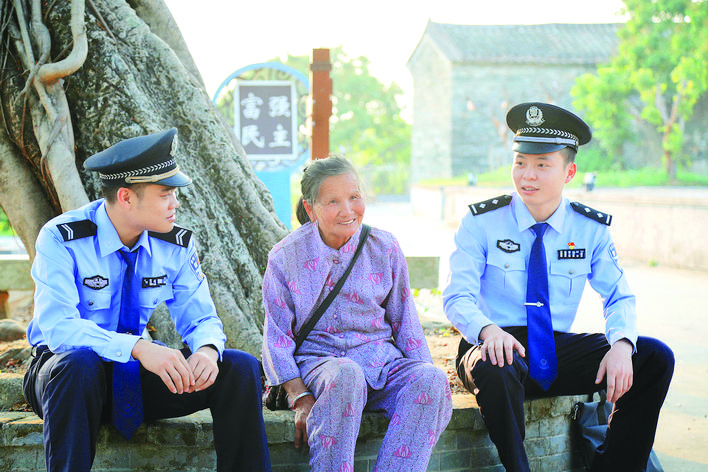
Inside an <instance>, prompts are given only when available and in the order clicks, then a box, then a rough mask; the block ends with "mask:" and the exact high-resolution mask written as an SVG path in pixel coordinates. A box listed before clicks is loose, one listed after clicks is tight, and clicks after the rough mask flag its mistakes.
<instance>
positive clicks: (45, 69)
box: [0, 0, 287, 354]
mask: <svg viewBox="0 0 708 472" xmlns="http://www.w3.org/2000/svg"><path fill="white" fill-rule="evenodd" d="M0 5H2V6H1V7H0V8H1V11H0V15H1V16H0V28H2V30H1V31H0V33H1V34H2V36H1V38H0V39H1V41H2V48H0V54H1V57H0V61H2V75H1V76H0V95H1V97H0V98H2V119H3V125H4V126H2V127H0V155H2V162H1V165H0V206H2V208H3V210H4V211H5V213H6V214H7V216H8V218H9V220H10V223H11V224H12V226H13V228H14V229H15V230H16V231H17V233H18V234H19V236H20V237H21V239H22V241H23V243H24V244H25V246H26V247H27V248H28V251H29V253H30V256H33V255H34V251H33V246H34V241H35V239H36V236H37V233H38V231H39V229H40V228H41V226H42V225H43V224H44V223H45V222H46V221H47V220H48V219H49V218H51V217H52V216H54V215H56V214H58V213H59V212H61V211H66V210H68V209H71V208H75V207H77V206H79V205H81V204H83V203H85V202H87V201H89V200H90V199H94V198H96V197H98V196H99V195H98V193H99V191H100V182H99V181H98V180H97V178H96V176H95V175H94V174H92V173H87V172H85V171H84V170H83V165H82V164H83V162H84V160H85V159H86V158H87V157H89V156H91V155H92V154H94V153H96V152H99V151H101V150H103V149H105V148H106V147H108V146H110V145H112V144H114V143H116V142H117V141H119V140H121V139H125V138H130V137H134V136H139V135H143V134H147V133H150V132H156V131H160V130H164V129H167V128H170V127H173V126H174V127H177V128H178V130H179V147H178V151H177V159H178V161H179V163H180V166H181V167H182V168H183V169H184V171H185V173H187V174H188V175H189V176H191V177H192V179H193V180H194V183H193V185H191V186H189V187H186V188H184V189H183V190H182V189H181V192H180V203H181V207H180V210H179V212H178V219H179V221H178V224H181V225H183V226H186V227H188V228H190V229H193V230H194V231H195V234H196V237H197V240H198V248H199V255H200V258H201V261H202V266H203V269H204V272H205V273H206V274H207V276H208V278H209V283H210V288H211V292H212V295H213V298H214V302H215V304H216V307H217V311H218V312H219V315H220V316H221V318H222V320H223V321H224V325H225V329H226V334H227V336H228V338H229V342H228V344H229V346H232V347H239V348H242V349H245V350H247V351H249V352H251V353H254V354H256V353H258V352H260V343H261V332H262V322H263V309H262V301H261V292H260V287H261V280H262V274H263V271H264V269H265V265H266V262H267V254H268V251H269V250H270V248H271V247H272V246H273V244H275V243H276V242H277V241H278V240H279V239H280V238H282V237H283V236H284V235H285V234H286V232H287V230H286V228H285V227H284V225H283V224H282V223H281V222H280V221H278V220H277V218H276V217H275V214H274V212H273V204H272V199H271V198H270V195H269V193H268V192H267V190H266V189H265V187H264V186H263V185H262V183H261V182H260V181H259V180H258V179H256V178H255V176H254V174H253V171H252V169H251V167H250V165H249V164H248V163H247V162H246V159H245V157H244V152H243V148H242V147H241V146H240V144H238V143H237V142H236V140H235V139H234V137H233V135H232V133H231V132H230V131H228V130H227V129H226V127H225V126H224V125H223V123H222V121H221V119H220V117H219V115H218V113H216V110H215V109H214V107H213V106H212V103H211V101H210V99H209V97H208V96H207V94H206V91H205V90H204V86H203V83H202V81H201V78H200V76H199V73H198V71H197V69H196V67H195V66H194V63H193V61H192V59H191V57H190V55H189V52H188V51H187V48H186V46H185V44H184V41H183V40H182V38H181V35H180V34H179V29H178V28H177V25H176V24H175V22H174V19H173V18H172V17H171V15H170V13H169V10H168V9H167V7H166V6H165V4H164V3H163V2H162V0H130V1H128V2H126V1H124V0H90V1H88V2H87V1H86V0H71V1H64V2H40V1H39V0H13V1H12V2H10V1H4V2H2V3H1V4H0ZM85 5H88V6H90V8H89V9H88V10H87V11H84V6H85ZM151 326H153V328H155V329H156V331H155V332H154V334H155V336H156V337H158V338H161V339H163V340H165V341H167V342H168V344H171V345H175V344H177V345H178V344H179V340H178V339H177V338H176V336H175V333H174V327H173V325H171V321H170V320H169V317H168V316H167V315H166V309H165V308H164V306H162V307H161V308H158V310H156V313H155V314H154V315H153V318H152V320H151Z"/></svg>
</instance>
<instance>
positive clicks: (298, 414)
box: [293, 395, 315, 448]
mask: <svg viewBox="0 0 708 472" xmlns="http://www.w3.org/2000/svg"><path fill="white" fill-rule="evenodd" d="M314 404H315V397H313V396H312V395H307V396H304V397H302V398H300V399H299V400H298V401H297V402H295V405H293V411H295V447H296V448H300V446H302V445H304V446H307V445H308V441H307V418H308V417H309V416H310V411H311V410H312V407H313V406H314Z"/></svg>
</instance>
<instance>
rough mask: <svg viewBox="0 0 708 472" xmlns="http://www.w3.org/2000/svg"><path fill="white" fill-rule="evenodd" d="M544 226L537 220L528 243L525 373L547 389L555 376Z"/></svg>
mask: <svg viewBox="0 0 708 472" xmlns="http://www.w3.org/2000/svg"><path fill="white" fill-rule="evenodd" d="M547 227H548V225H547V224H546V223H537V224H535V225H533V226H532V227H531V229H532V230H533V232H534V233H536V239H535V240H534V242H533V246H531V256H530V257H529V268H528V282H527V284H526V304H525V305H526V323H527V325H528V341H529V374H530V375H531V378H532V379H534V380H535V381H536V382H537V383H538V384H539V385H540V386H541V387H542V388H543V389H544V390H548V387H550V386H551V384H552V383H553V381H554V380H555V378H556V377H557V376H558V362H557V361H556V345H555V342H554V340H553V322H552V321H551V307H550V305H549V297H548V268H547V267H546V250H545V248H544V246H543V233H544V232H545V231H546V228H547Z"/></svg>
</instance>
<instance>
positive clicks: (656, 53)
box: [572, 0, 708, 179]
mask: <svg viewBox="0 0 708 472" xmlns="http://www.w3.org/2000/svg"><path fill="white" fill-rule="evenodd" d="M624 3H625V6H626V10H627V12H628V14H629V20H628V22H627V24H626V25H625V26H624V27H623V28H622V29H620V31H619V37H620V45H619V51H618V54H617V55H616V56H615V57H614V58H613V59H612V60H611V62H610V63H609V64H608V65H606V66H603V67H601V68H599V69H598V71H597V74H595V75H584V76H582V77H580V78H579V79H578V81H577V82H576V85H575V87H574V88H573V91H572V94H573V97H574V99H575V106H576V107H578V108H579V109H581V110H583V111H584V112H585V113H586V115H585V116H586V118H587V119H588V121H589V122H590V123H591V125H592V127H593V129H594V134H595V137H596V138H597V140H598V141H599V142H600V144H601V145H602V147H603V149H604V150H605V151H606V152H607V153H608V155H613V156H621V155H622V153H621V152H619V150H620V147H621V145H622V143H624V142H625V141H627V140H630V139H632V133H633V129H632V120H644V121H646V122H647V123H650V124H651V125H653V126H654V127H655V129H656V130H657V131H658V132H659V133H660V134H661V136H662V147H663V150H664V165H665V169H666V173H667V174H668V176H669V178H670V179H674V178H676V177H677V175H676V169H677V165H676V164H677V162H679V163H681V162H682V163H684V164H688V163H689V160H688V158H687V156H684V155H682V151H683V145H684V135H683V124H684V123H685V121H686V120H688V119H689V118H690V117H691V114H692V112H693V109H694V106H695V105H696V102H697V101H698V100H699V99H700V98H701V97H703V96H705V95H706V94H707V93H708V68H706V66H705V64H706V63H707V62H708V1H707V0H653V1H650V2H648V1H646V0H624ZM619 167H623V163H622V162H620V163H619Z"/></svg>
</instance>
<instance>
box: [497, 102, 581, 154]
mask: <svg viewBox="0 0 708 472" xmlns="http://www.w3.org/2000/svg"><path fill="white" fill-rule="evenodd" d="M506 124H507V125H509V129H511V131H513V132H514V134H515V136H514V145H513V147H512V149H513V150H514V151H516V152H520V153H523V154H548V153H551V152H555V151H560V150H561V149H563V148H564V147H569V148H573V149H574V150H575V151H577V150H578V146H581V145H583V144H586V143H587V142H589V141H590V138H591V137H592V133H591V132H590V127H589V126H588V125H587V124H586V123H585V122H584V121H583V120H582V119H581V118H580V117H578V116H576V115H574V114H573V113H571V112H569V111H568V110H566V109H564V108H561V107H558V106H555V105H551V104H549V103H540V102H529V103H520V104H519V105H515V106H514V107H512V108H511V109H510V110H509V111H508V112H507V114H506Z"/></svg>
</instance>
